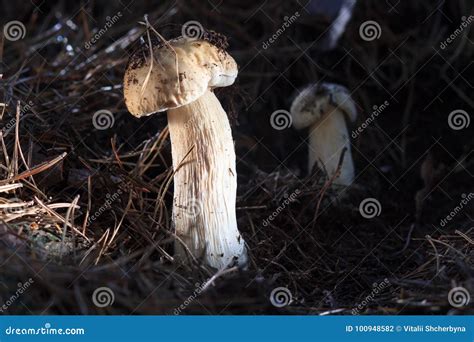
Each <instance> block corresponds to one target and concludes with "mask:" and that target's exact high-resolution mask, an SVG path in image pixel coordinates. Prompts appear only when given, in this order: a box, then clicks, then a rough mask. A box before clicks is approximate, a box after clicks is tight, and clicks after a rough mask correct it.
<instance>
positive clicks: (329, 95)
mask: <svg viewBox="0 0 474 342" xmlns="http://www.w3.org/2000/svg"><path fill="white" fill-rule="evenodd" d="M335 110H341V111H342V112H343V113H344V114H345V115H346V117H347V118H348V119H349V120H350V121H351V122H354V121H355V120H356V118H357V109H356V105H355V102H354V100H352V98H351V95H350V93H349V91H348V90H347V88H346V87H344V86H341V85H339V84H334V83H315V84H311V85H309V86H307V87H306V88H305V89H303V91H302V92H301V93H299V95H298V96H297V97H296V98H295V99H294V101H293V103H292V104H291V109H290V112H291V116H292V119H293V121H292V122H293V126H294V127H295V128H296V129H302V128H305V127H308V126H312V125H313V124H314V123H316V122H317V121H318V120H320V119H321V118H322V117H323V116H324V115H326V114H328V115H330V114H331V113H332V112H334V111H335Z"/></svg>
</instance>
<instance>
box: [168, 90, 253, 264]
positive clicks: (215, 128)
mask: <svg viewBox="0 0 474 342" xmlns="http://www.w3.org/2000/svg"><path fill="white" fill-rule="evenodd" d="M168 125H169V130H170V136H171V148H172V156H173V168H174V170H175V175H174V199H173V222H174V224H175V228H176V234H177V236H178V237H179V238H180V239H181V240H182V241H183V242H184V244H185V245H186V248H187V249H188V250H189V251H190V252H191V253H192V255H193V256H194V257H195V258H197V259H199V258H201V257H202V258H203V259H204V262H205V263H206V264H208V265H209V266H212V267H214V268H217V269H222V268H224V267H227V266H229V265H230V264H232V262H233V261H234V260H236V261H237V260H238V263H239V264H245V262H246V260H245V259H246V250H245V245H244V240H243V238H242V237H241V235H240V233H239V230H238V228H237V220H236V215H235V200H236V191H237V173H236V170H235V151H234V143H233V140H232V134H231V128H230V125H229V120H228V118H227V114H226V112H225V111H224V109H223V108H222V106H221V104H220V102H219V100H218V99H217V97H216V96H215V95H214V93H213V92H212V91H210V90H208V91H207V92H206V93H205V94H204V95H202V96H201V97H200V98H198V99H197V100H196V101H194V102H191V103H190V104H187V105H184V106H182V107H179V108H176V109H170V110H168ZM186 248H184V247H183V246H182V243H180V242H179V241H177V242H176V255H177V257H178V258H181V259H184V258H186V257H187V256H186V253H187V251H186Z"/></svg>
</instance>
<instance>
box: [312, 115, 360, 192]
mask: <svg viewBox="0 0 474 342" xmlns="http://www.w3.org/2000/svg"><path fill="white" fill-rule="evenodd" d="M344 148H347V151H346V153H345V154H344V160H343V163H342V165H341V174H340V175H339V177H337V178H336V179H335V180H334V183H335V184H340V185H351V184H352V182H353V181H354V162H353V161H352V153H351V143H350V138H349V133H348V131H347V126H346V120H345V117H344V113H343V112H342V111H340V110H337V109H336V110H334V112H332V113H330V114H329V115H324V116H323V117H322V118H321V119H320V120H318V121H317V122H316V123H315V124H314V125H312V126H311V128H310V131H309V170H310V171H311V170H312V168H313V167H314V164H315V163H317V164H318V166H319V167H320V168H321V169H323V170H325V171H326V172H327V174H328V176H329V177H331V176H332V175H334V173H335V172H336V170H337V167H338V164H339V159H340V157H341V153H342V151H343V149H344Z"/></svg>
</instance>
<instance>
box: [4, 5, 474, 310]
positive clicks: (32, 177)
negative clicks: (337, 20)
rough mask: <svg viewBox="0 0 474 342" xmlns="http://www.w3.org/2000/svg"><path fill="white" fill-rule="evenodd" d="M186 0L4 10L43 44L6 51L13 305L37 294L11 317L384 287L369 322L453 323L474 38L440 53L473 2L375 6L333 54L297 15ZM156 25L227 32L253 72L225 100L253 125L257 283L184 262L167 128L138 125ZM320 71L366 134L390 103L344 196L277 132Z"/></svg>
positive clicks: (466, 261) (337, 296) (466, 264)
mask: <svg viewBox="0 0 474 342" xmlns="http://www.w3.org/2000/svg"><path fill="white" fill-rule="evenodd" d="M187 3H188V4H187V5H186V4H184V3H183V2H180V1H179V2H177V3H176V4H173V3H171V2H164V3H163V4H162V5H159V6H158V7H153V8H149V7H147V5H146V4H145V2H143V3H142V2H140V1H136V2H133V3H132V4H131V5H130V9H131V12H129V11H128V10H126V9H123V6H122V5H117V4H115V5H113V6H112V5H107V6H106V8H105V7H104V6H105V5H104V3H101V2H98V3H97V4H95V5H94V7H92V5H90V4H87V5H85V7H83V8H82V9H79V7H77V8H76V7H73V8H71V7H70V6H66V3H65V2H62V1H60V2H58V3H57V4H56V5H51V4H47V5H45V6H49V7H50V8H45V9H44V10H45V13H43V14H39V12H37V11H36V12H35V11H34V8H32V7H29V6H30V5H26V4H25V5H22V6H19V7H15V8H14V7H12V6H13V5H12V4H10V5H5V13H6V14H5V15H6V16H9V17H10V16H12V15H13V17H12V18H11V19H9V20H13V19H17V20H21V21H22V22H23V23H25V25H26V27H27V30H28V34H27V36H26V38H25V39H24V40H21V41H18V42H10V41H7V40H5V39H3V40H2V41H1V43H0V46H1V48H0V54H1V58H2V61H3V66H2V68H3V79H2V80H1V81H0V82H1V90H0V91H1V93H2V97H1V101H2V102H3V103H5V104H7V106H2V108H0V109H1V111H0V113H1V119H2V124H3V126H4V129H3V130H2V135H1V136H0V218H1V223H0V304H1V303H5V302H6V301H7V300H9V299H10V298H11V296H12V295H13V294H14V293H15V291H16V290H17V287H18V283H25V282H26V281H27V280H28V279H29V278H30V277H31V278H32V279H33V280H34V283H33V285H32V286H31V287H29V288H28V290H27V291H26V292H25V293H24V294H22V295H21V297H20V298H19V299H18V300H16V301H15V302H14V303H13V304H12V305H10V306H9V307H8V310H5V311H4V312H3V313H5V314H14V313H18V314H20V313H26V314H29V313H45V314H46V313H47V314H53V313H58V314H66V313H69V314H77V313H80V314H92V313H109V314H112V313H113V314H121V313H135V314H142V313H146V314H151V313H154V314H173V313H175V310H176V308H178V307H179V306H180V305H181V304H183V303H184V302H186V301H187V300H188V299H189V298H190V296H191V297H192V298H194V297H195V292H196V284H197V283H199V284H206V285H205V291H203V292H202V293H200V294H199V295H198V296H197V297H196V298H194V299H193V300H190V304H189V305H187V306H186V308H185V309H184V310H183V311H182V314H208V313H210V314H230V313H233V314H263V313H267V314H278V313H287V314H327V313H340V314H350V313H351V312H352V309H353V308H354V307H356V306H357V304H358V303H361V302H363V301H364V299H365V298H366V297H367V296H368V295H369V294H370V293H371V291H372V289H373V287H372V286H373V284H374V283H380V282H382V281H384V279H387V280H388V281H389V283H390V286H388V287H387V288H386V289H384V290H383V291H382V292H381V293H380V294H378V295H377V296H376V297H375V298H374V300H372V301H370V303H369V305H368V306H367V307H364V309H363V310H361V313H382V314H384V313H403V314H409V313H412V314H413V313H415V314H419V313H428V314H431V313H433V314H444V313H446V312H452V311H454V309H453V308H452V307H451V306H450V305H449V304H448V301H447V293H448V291H449V290H450V289H451V288H452V287H454V286H464V287H465V288H467V289H468V290H469V291H470V293H471V294H472V295H474V282H473V279H474V278H473V273H474V272H473V265H474V253H473V249H472V247H473V243H474V242H473V239H474V227H473V225H472V217H473V215H474V211H473V206H472V203H471V204H470V205H469V206H467V207H466V208H464V209H463V210H462V211H461V212H459V213H458V214H457V215H456V216H455V217H454V219H453V220H452V221H450V222H449V223H448V224H447V225H445V226H441V225H440V220H441V219H442V218H443V217H445V216H446V215H448V214H449V213H450V212H451V211H452V210H453V209H454V208H455V207H456V205H458V204H459V202H460V200H461V199H462V197H461V194H469V193H472V192H473V187H472V184H473V182H472V181H473V176H472V175H473V174H474V163H473V159H472V147H473V141H472V133H471V135H469V133H467V130H463V131H453V130H451V129H450V128H449V127H448V125H447V121H446V117H447V115H448V114H449V113H450V112H451V111H452V110H454V109H459V108H465V109H466V110H469V109H470V111H471V113H472V108H473V107H474V104H473V103H472V99H471V98H470V96H469V94H472V85H470V84H469V80H472V79H473V77H472V76H473V70H472V65H471V64H472V56H473V51H474V45H472V44H470V43H469V40H468V39H467V38H468V36H462V37H459V38H458V39H456V40H455V42H454V43H452V45H450V46H449V47H448V48H447V49H446V50H445V51H436V50H435V49H434V48H433V47H438V46H439V42H440V41H442V40H444V39H445V37H447V36H449V34H450V32H453V31H454V30H455V29H456V27H457V23H458V18H460V17H461V16H462V15H468V14H469V13H472V9H470V8H469V6H468V3H469V2H468V1H462V0H461V1H453V2H450V3H449V4H445V5H443V6H442V8H441V10H442V11H443V14H441V13H440V12H439V11H436V5H435V4H427V3H426V4H421V3H420V4H408V3H407V4H400V5H399V7H398V11H399V12H401V13H406V14H405V15H404V16H403V17H404V19H403V22H401V21H400V14H397V13H395V12H388V10H389V8H387V5H386V4H385V3H384V2H380V1H361V2H360V4H359V5H358V6H357V8H356V11H355V17H354V18H353V20H352V21H351V23H350V25H349V28H348V31H347V32H346V33H345V35H344V37H343V38H342V40H341V42H340V45H339V47H337V48H336V49H335V50H334V51H331V52H323V51H321V50H320V49H318V45H319V44H317V42H318V39H319V36H320V34H322V33H323V32H324V30H325V28H326V26H327V24H326V23H325V22H324V20H318V21H316V20H314V18H312V17H310V16H309V15H308V14H307V13H305V12H304V10H302V9H301V6H300V5H298V4H297V3H289V2H282V3H278V4H277V3H276V2H269V3H266V4H264V5H263V7H261V9H260V10H259V6H260V5H261V4H259V5H255V4H254V2H250V1H249V2H248V4H246V1H244V4H242V1H226V2H225V4H221V5H220V6H219V10H218V11H217V10H213V8H212V6H211V5H208V6H202V5H198V3H199V4H201V2H197V1H196V3H195V5H194V6H190V5H189V2H187ZM71 6H72V5H71ZM117 11H122V12H123V16H122V17H121V18H120V19H119V20H118V21H117V22H116V23H115V24H114V25H112V27H111V28H110V29H108V30H107V32H106V33H105V34H104V35H103V36H101V38H100V39H98V40H97V42H96V43H95V44H92V47H91V48H90V49H85V48H84V43H85V42H86V41H90V39H91V36H92V35H93V27H98V28H100V27H102V25H103V23H105V21H106V19H105V17H106V16H113V15H114V14H115V13H117ZM295 11H300V12H301V13H302V15H301V19H299V21H298V22H297V23H295V24H293V25H292V26H291V27H290V28H289V30H288V31H287V33H285V34H284V35H282V36H281V37H279V39H278V41H277V42H276V43H275V44H274V45H273V46H271V47H270V48H268V49H266V50H265V49H262V48H261V42H262V41H263V40H265V39H267V38H268V37H269V36H271V35H272V34H273V33H274V32H275V31H276V30H277V29H278V27H279V26H280V25H281V22H280V19H279V18H283V17H284V16H285V15H292V14H293V13H295ZM55 13H59V14H55ZM92 13H95V15H94V20H96V21H94V20H93V19H92V17H91V15H92ZM145 13H148V14H149V18H150V22H151V23H152V24H153V25H154V27H155V28H156V29H158V30H159V32H160V33H161V34H162V35H163V36H164V37H166V38H171V37H173V36H175V35H177V34H179V32H180V28H181V26H180V25H181V24H182V23H184V22H186V21H188V20H199V21H200V22H201V23H202V24H203V25H204V26H205V27H207V28H209V29H213V30H216V31H218V32H222V33H223V34H225V35H226V36H227V37H228V38H229V43H230V52H231V54H232V55H233V56H235V57H236V59H237V60H238V62H239V64H240V66H241V73H240V76H239V82H238V84H237V85H236V86H235V87H233V88H232V89H230V90H227V89H223V90H221V91H219V92H218V96H219V97H220V98H221V99H222V102H223V104H224V107H225V108H227V109H228V110H229V112H230V113H239V116H238V118H236V119H235V121H236V122H238V125H235V127H234V133H235V134H234V136H235V137H236V140H237V142H236V144H237V155H238V157H239V160H238V164H237V168H238V172H239V189H238V195H239V196H238V203H237V214H238V220H239V227H240V229H241V231H242V233H243V235H244V238H245V240H246V242H247V243H248V246H249V250H250V256H251V262H250V266H249V269H248V270H247V271H241V270H236V269H232V270H230V271H229V272H227V273H226V274H217V275H215V274H214V273H213V272H211V271H209V270H206V269H204V268H203V267H201V266H200V265H199V264H196V265H195V267H193V268H189V267H184V266H181V265H179V264H177V263H176V262H174V260H173V241H174V238H175V237H174V234H173V230H172V227H171V222H170V221H171V220H170V217H171V199H172V187H170V185H171V184H172V170H171V159H170V146H169V138H168V131H167V128H166V117H165V116H164V115H162V116H152V117H148V118H146V119H142V120H138V119H135V118H133V117H132V116H131V115H130V114H129V113H128V112H127V111H126V108H125V106H124V103H123V99H122V86H121V83H122V77H123V72H124V69H125V64H126V62H127V59H128V56H129V54H130V53H131V51H134V50H135V49H137V48H138V46H139V43H138V42H137V39H138V38H139V37H140V36H141V35H142V33H143V32H144V31H143V27H140V25H138V24H137V21H139V20H142V17H143V14H145ZM430 13H432V14H431V15H430ZM269 17H271V18H272V19H274V21H273V22H272V21H271V20H269V19H268V18H269ZM447 17H448V18H451V19H452V20H451V19H450V20H448V19H447ZM237 19H238V20H237ZM369 19H370V20H376V21H378V22H379V23H380V24H381V26H382V32H383V35H382V37H381V39H379V40H376V41H374V42H371V43H370V44H368V43H367V42H364V41H362V40H361V39H360V37H359V36H358V28H359V25H360V23H361V22H363V21H365V20H369ZM425 19H426V20H425ZM242 22H244V23H245V24H244V25H242V24H241V23H242ZM470 39H471V40H473V38H472V34H471V35H470ZM145 41H146V35H145ZM305 49H307V50H305ZM316 79H324V80H327V81H335V82H339V83H341V84H345V85H346V86H347V87H348V88H349V89H352V90H353V91H354V93H353V96H354V98H355V100H356V102H357V103H358V106H359V109H360V111H361V113H362V114H361V118H360V120H359V122H358V124H360V123H362V122H363V121H364V120H365V118H366V117H368V116H369V115H370V113H371V111H372V109H371V108H372V107H373V106H374V105H380V104H381V103H383V102H384V101H386V100H388V101H389V102H390V106H389V107H388V108H387V109H386V111H384V112H383V114H381V115H380V116H379V117H378V118H377V120H376V121H375V122H374V123H373V124H372V125H371V126H369V127H368V128H367V129H366V130H365V131H364V132H363V134H361V135H360V136H359V137H358V138H357V139H355V141H354V151H353V152H354V156H355V160H356V164H357V169H358V171H359V177H358V179H357V184H356V185H354V186H353V187H351V188H350V189H345V190H343V191H342V193H340V192H338V191H337V189H334V188H332V187H330V186H329V185H330V181H327V180H325V178H324V175H322V174H321V173H315V174H311V175H308V176H305V170H304V166H302V165H305V164H306V151H305V146H306V144H305V143H304V139H305V133H304V132H303V133H298V132H296V131H294V130H292V129H288V130H284V131H276V130H274V129H272V128H271V126H270V124H269V117H270V115H271V113H272V112H273V111H274V110H276V109H282V108H288V106H289V103H290V101H291V96H292V94H294V93H295V91H296V90H297V89H298V88H299V87H301V86H304V85H306V84H307V83H310V82H313V81H314V80H316ZM436 96H437V97H436ZM432 100H433V101H432ZM17 104H19V105H18V106H17ZM99 110H108V111H110V112H111V113H113V118H114V124H113V126H112V127H110V128H108V129H105V130H99V129H96V128H95V127H94V125H93V119H92V117H93V114H94V113H96V112H97V111H99ZM422 165H424V172H423V173H422V174H421V175H420V169H421V166H422ZM295 193H297V196H295V197H294V198H295V200H294V201H287V202H288V203H287V202H285V201H286V200H287V199H288V198H290V197H291V195H292V194H295ZM417 194H418V195H417ZM368 197H373V198H376V199H378V200H379V201H380V203H381V206H382V211H381V214H380V215H379V216H377V217H375V218H373V219H366V218H364V217H362V216H361V215H360V212H359V203H360V202H361V201H362V200H363V199H365V198H368ZM291 198H293V197H291ZM415 199H416V200H415ZM283 203H287V204H285V205H283ZM274 213H279V214H278V215H274ZM270 216H272V218H273V216H274V218H273V219H271V220H269V217H270ZM264 222H266V223H264ZM213 276H215V277H214V278H212V277H213ZM209 279H212V282H207V281H208V280H209ZM206 282H207V283H206ZM101 286H107V287H109V288H111V289H112V290H113V292H114V294H115V303H114V305H113V306H110V307H106V308H97V307H96V306H94V305H93V303H92V301H91V296H92V293H93V291H94V290H95V289H96V288H98V287H101ZM280 286H284V287H287V288H288V289H289V290H290V291H291V293H292V295H293V302H292V304H291V305H289V306H287V307H285V308H282V309H277V308H275V307H273V306H272V305H271V303H270V301H269V300H268V297H269V294H270V292H271V290H272V289H274V288H276V287H280ZM0 308H1V307H0ZM456 312H465V313H466V312H471V313H472V310H471V309H470V308H466V307H464V308H463V309H460V310H456Z"/></svg>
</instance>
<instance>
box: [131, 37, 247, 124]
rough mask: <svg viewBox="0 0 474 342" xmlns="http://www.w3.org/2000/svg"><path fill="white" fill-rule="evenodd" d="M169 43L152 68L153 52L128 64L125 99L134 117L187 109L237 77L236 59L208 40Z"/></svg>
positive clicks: (141, 53)
mask: <svg viewBox="0 0 474 342" xmlns="http://www.w3.org/2000/svg"><path fill="white" fill-rule="evenodd" d="M168 43H169V44H164V45H158V46H155V47H154V48H153V66H152V67H151V68H150V66H151V64H152V61H151V58H150V50H149V49H140V50H139V51H137V52H136V53H135V54H134V55H132V56H131V57H130V59H129V61H128V65H127V69H126V71H125V76H124V82H123V83H124V85H123V87H124V97H125V104H126V106H127V108H128V110H129V111H130V113H132V114H133V115H134V116H137V117H140V116H144V115H150V114H152V113H156V112H162V111H165V110H167V109H172V108H177V107H181V106H184V105H186V104H189V103H191V102H193V101H195V100H197V99H198V98H199V97H200V96H202V95H203V94H204V93H205V92H206V91H207V90H208V89H209V88H211V89H212V88H217V87H226V86H229V85H231V84H233V83H234V81H235V78H236V77H237V73H238V68H237V63H236V62H235V60H234V59H233V58H232V56H230V55H229V54H228V53H227V52H226V51H224V50H223V49H220V48H218V47H217V46H215V45H213V44H211V43H210V42H208V41H206V40H189V39H186V38H183V37H179V38H176V39H174V40H170V41H169V42H168ZM170 46H171V47H170Z"/></svg>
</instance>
